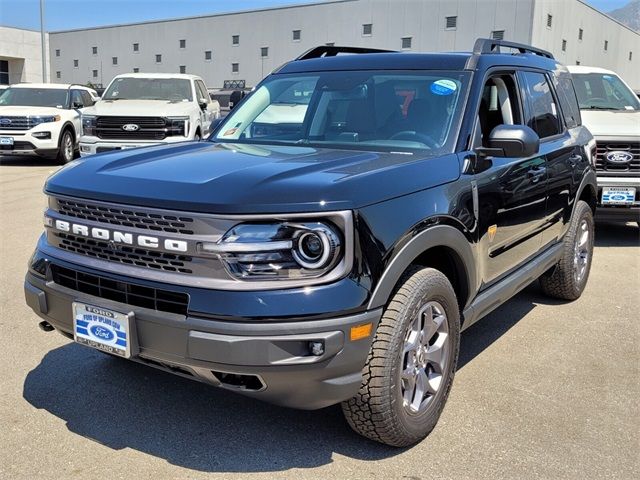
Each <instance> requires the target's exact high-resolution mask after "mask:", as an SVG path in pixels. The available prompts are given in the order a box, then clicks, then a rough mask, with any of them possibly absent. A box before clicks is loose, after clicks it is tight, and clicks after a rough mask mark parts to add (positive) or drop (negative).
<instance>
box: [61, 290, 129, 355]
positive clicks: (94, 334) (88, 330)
mask: <svg viewBox="0 0 640 480" xmlns="http://www.w3.org/2000/svg"><path fill="white" fill-rule="evenodd" d="M130 323H131V317H130V316H129V315H127V314H125V313H120V312H114V311H113V310H109V309H107V308H102V307H95V306H93V305H86V304H84V303H78V302H74V303H73V338H74V340H75V341H76V342H78V343H81V344H83V345H87V346H89V347H93V348H97V349H98V350H102V351H104V352H107V353H111V354H113V355H118V356H120V357H124V358H129V357H130V356H131V336H130V332H131V324H130Z"/></svg>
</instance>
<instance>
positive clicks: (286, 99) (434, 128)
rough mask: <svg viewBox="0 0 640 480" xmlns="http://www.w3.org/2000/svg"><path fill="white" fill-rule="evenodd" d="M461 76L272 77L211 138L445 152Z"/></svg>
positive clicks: (465, 77) (463, 83)
mask: <svg viewBox="0 0 640 480" xmlns="http://www.w3.org/2000/svg"><path fill="white" fill-rule="evenodd" d="M468 82H469V74H468V73H467V72H437V71H429V72H425V71H422V72H397V71H386V72H375V71H363V72H359V71H355V72H352V71H348V72H344V71H341V72H323V73H309V74H287V75H274V76H272V77H269V78H267V80H265V82H264V83H263V84H262V85H261V86H260V87H259V88H258V89H257V90H256V91H254V92H253V93H251V95H250V96H249V97H248V98H247V99H246V100H245V101H244V102H243V103H242V105H241V106H239V107H238V108H237V109H235V110H233V111H232V113H231V114H230V115H229V117H228V118H227V119H226V120H225V122H224V124H223V125H222V126H221V127H220V129H219V130H218V133H217V135H216V136H215V137H214V139H215V140H218V141H222V142H232V143H262V144H273V143H278V144H280V143H282V144H291V145H317V146H338V147H346V148H349V147H350V148H367V149H374V150H375V149H382V150H396V149H429V150H438V151H442V150H443V149H451V148H452V145H453V142H454V141H455V132H456V131H457V126H458V122H459V120H460V116H461V110H462V107H463V103H464V101H463V100H464V96H465V95H464V94H465V92H466V89H467V84H468Z"/></svg>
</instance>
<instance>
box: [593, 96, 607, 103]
mask: <svg viewBox="0 0 640 480" xmlns="http://www.w3.org/2000/svg"><path fill="white" fill-rule="evenodd" d="M589 102H595V103H607V99H606V98H602V97H591V98H590V99H589Z"/></svg>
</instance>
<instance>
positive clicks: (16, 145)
mask: <svg viewBox="0 0 640 480" xmlns="http://www.w3.org/2000/svg"><path fill="white" fill-rule="evenodd" d="M35 148H36V147H35V146H34V145H33V144H32V143H31V142H25V141H23V140H18V141H14V142H13V145H0V152H1V151H3V150H5V151H10V150H13V151H16V150H34V149H35Z"/></svg>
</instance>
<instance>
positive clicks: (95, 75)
mask: <svg viewBox="0 0 640 480" xmlns="http://www.w3.org/2000/svg"><path fill="white" fill-rule="evenodd" d="M92 75H93V78H98V70H93V72H92Z"/></svg>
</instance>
